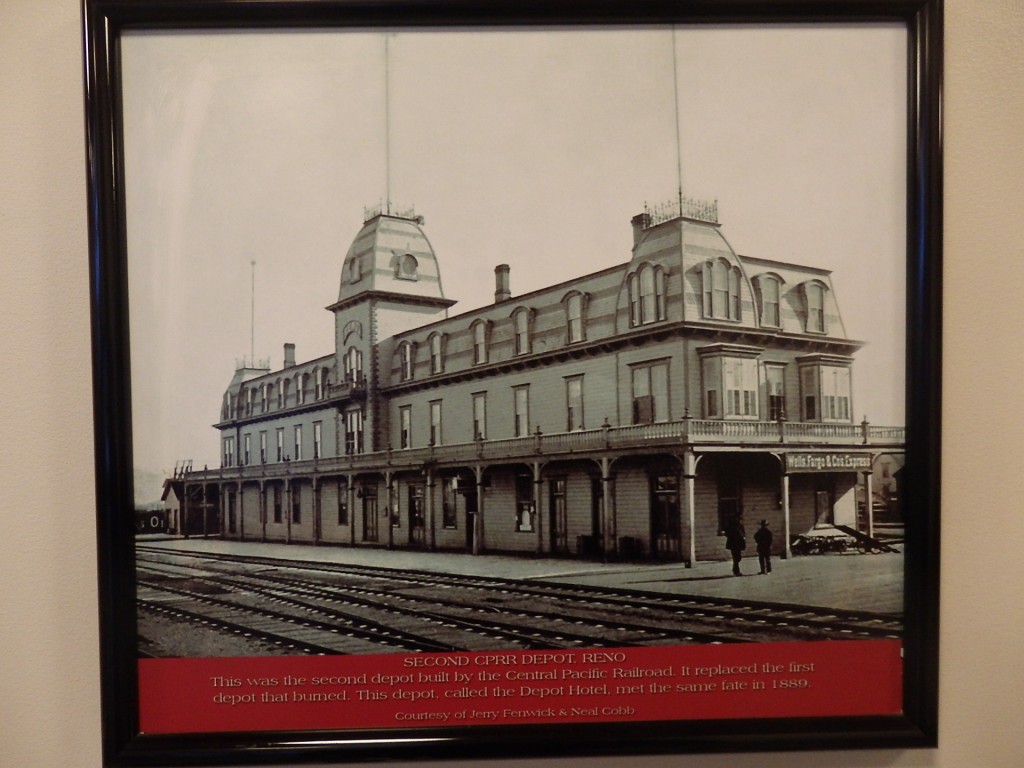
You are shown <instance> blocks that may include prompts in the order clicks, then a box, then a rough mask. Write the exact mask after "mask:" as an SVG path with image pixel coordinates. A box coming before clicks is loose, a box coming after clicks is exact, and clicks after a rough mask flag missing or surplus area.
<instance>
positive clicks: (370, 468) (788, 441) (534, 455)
mask: <svg viewBox="0 0 1024 768" xmlns="http://www.w3.org/2000/svg"><path fill="white" fill-rule="evenodd" d="M905 442H906V428H905V427H890V426H874V425H871V424H869V423H868V422H866V421H865V422H862V423H860V424H818V423H805V422H787V421H721V420H710V419H691V418H684V419H681V420H679V421H671V422H663V423H657V424H634V425H630V426H624V427H613V426H611V425H609V424H605V425H602V426H601V427H599V428H597V429H588V430H579V431H575V432H559V433H552V434H549V435H545V434H542V433H541V432H540V431H537V432H535V433H533V434H531V435H529V436H526V437H514V438H507V439H503V440H478V441H474V442H467V443H456V444H452V445H436V446H427V447H423V448H405V449H391V450H386V451H377V452H374V453H363V454H353V455H346V456H337V457H331V458H321V459H314V460H306V461H292V462H279V463H268V464H253V465H248V466H242V467H224V468H222V469H220V470H209V471H207V472H201V473H193V474H192V476H193V477H197V478H198V477H206V478H214V477H221V478H241V479H245V478H253V479H256V478H273V477H285V476H288V475H296V474H304V473H313V472H317V473H324V472H376V471H384V470H392V471H398V470H410V469H420V468H422V467H423V466H424V465H433V466H436V465H441V466H456V465H465V464H479V463H487V464H499V463H500V464H507V463H517V462H527V461H535V460H538V459H539V458H541V457H543V458H545V459H548V460H553V459H566V458H598V457H601V456H606V455H608V454H609V453H611V454H615V455H628V454H643V453H645V452H651V451H679V450H684V449H693V450H701V449H714V448H720V449H735V450H741V449H752V450H762V451H767V450H771V451H786V450H794V449H796V450H808V449H825V450H828V449H832V450H834V449H836V448H843V449H849V450H857V449H860V450H864V451H878V450H891V449H901V448H903V446H904V445H905Z"/></svg>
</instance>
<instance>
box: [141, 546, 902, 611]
mask: <svg viewBox="0 0 1024 768" xmlns="http://www.w3.org/2000/svg"><path fill="white" fill-rule="evenodd" d="M136 543H137V544H139V545H144V546H147V547H159V548H166V549H168V550H175V551H185V552H196V553H201V552H209V553H223V554H232V555H250V556H254V557H270V558H278V559H286V560H303V561H309V562H327V563H339V564H352V565H365V566H374V567H382V568H398V569H408V570H419V571H429V572H433V573H453V574H460V575H466V576H484V577H492V578H504V579H514V580H523V581H527V580H539V581H550V582H557V583H567V584H580V585H587V586H601V587H611V588H616V589H632V590H637V591H644V592H667V593H671V594H678V595H695V596H711V597H724V598H731V599H738V600H753V601H757V602H763V603H785V604H787V605H808V606H816V607H825V608H834V609H836V610H850V611H871V612H876V613H886V614H899V613H902V611H903V555H902V554H901V553H881V554H860V553H857V552H854V551H848V552H845V553H841V554H840V553H830V554H822V555H806V556H803V557H791V558H789V559H786V560H783V559H781V558H779V557H773V558H772V572H771V574H768V575H760V574H758V565H757V557H756V556H754V555H753V552H752V551H751V553H750V555H749V556H748V557H745V558H744V559H743V562H742V565H741V570H742V572H743V575H742V576H733V575H732V562H731V561H720V562H698V563H697V564H696V565H694V566H693V567H692V568H686V567H685V566H684V565H683V564H682V563H638V562H608V563H604V562H595V561H591V560H579V559H571V558H555V557H551V556H546V557H537V556H529V555H522V556H517V555H496V554H482V555H470V554H464V553H457V552H421V551H413V550H401V549H392V550H388V549H378V548H372V549H371V548H366V547H342V546H332V545H320V546H312V545H309V544H281V543H261V542H250V541H246V542H241V541H229V540H224V539H217V538H207V539H203V538H195V537H192V538H188V539H185V538H175V537H168V536H160V535H145V536H138V537H137V538H136Z"/></svg>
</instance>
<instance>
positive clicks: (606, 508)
mask: <svg viewBox="0 0 1024 768" xmlns="http://www.w3.org/2000/svg"><path fill="white" fill-rule="evenodd" d="M611 465H612V462H611V459H609V458H608V457H607V456H602V457H601V551H602V552H604V553H605V554H606V555H607V554H608V553H610V552H612V551H614V549H615V529H616V526H615V500H614V499H613V498H612V476H611Z"/></svg>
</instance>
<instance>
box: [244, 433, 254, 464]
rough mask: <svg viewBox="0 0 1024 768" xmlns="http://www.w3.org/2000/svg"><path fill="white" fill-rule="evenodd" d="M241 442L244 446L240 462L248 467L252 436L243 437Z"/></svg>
mask: <svg viewBox="0 0 1024 768" xmlns="http://www.w3.org/2000/svg"><path fill="white" fill-rule="evenodd" d="M242 441H243V443H242V444H243V445H244V446H245V447H244V453H243V458H242V462H243V463H244V464H247V465H248V464H249V463H250V462H252V435H249V434H246V435H243V436H242Z"/></svg>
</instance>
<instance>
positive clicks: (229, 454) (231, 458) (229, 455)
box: [221, 437, 235, 467]
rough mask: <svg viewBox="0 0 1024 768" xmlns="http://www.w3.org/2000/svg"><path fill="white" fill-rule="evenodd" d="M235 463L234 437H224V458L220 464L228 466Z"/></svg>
mask: <svg viewBox="0 0 1024 768" xmlns="http://www.w3.org/2000/svg"><path fill="white" fill-rule="evenodd" d="M234 463H235V438H233V437H225V438H224V458H223V460H222V464H221V466H224V467H230V466H231V465H232V464H234Z"/></svg>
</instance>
